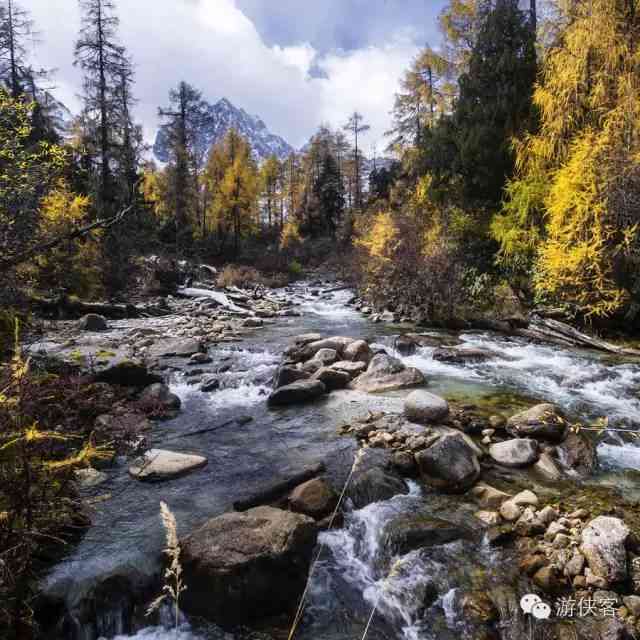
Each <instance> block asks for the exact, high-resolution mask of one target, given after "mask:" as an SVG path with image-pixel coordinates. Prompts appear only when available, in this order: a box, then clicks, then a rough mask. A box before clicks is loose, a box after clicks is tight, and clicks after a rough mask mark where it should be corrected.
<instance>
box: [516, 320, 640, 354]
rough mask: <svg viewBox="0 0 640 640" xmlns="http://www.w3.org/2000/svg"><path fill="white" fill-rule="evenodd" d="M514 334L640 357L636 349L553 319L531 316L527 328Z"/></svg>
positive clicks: (639, 351) (639, 352)
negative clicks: (591, 334) (608, 340)
mask: <svg viewBox="0 0 640 640" xmlns="http://www.w3.org/2000/svg"><path fill="white" fill-rule="evenodd" d="M516 333H517V334H518V335H523V336H524V337H535V338H536V339H540V340H546V341H549V342H556V343H560V344H564V345H567V346H570V347H578V348H580V347H582V348H585V349H595V350H596V351H604V352H605V353H613V354H616V355H622V356H633V357H640V350H638V349H631V348H628V347H621V346H619V345H616V344H613V343H611V342H607V341H606V340H601V339H600V338H597V337H595V336H590V335H588V334H586V333H583V332H582V331H579V330H578V329H576V328H574V327H572V326H571V325H569V324H566V323H565V322H560V321H559V320H555V319H553V318H543V317H541V316H532V318H531V320H530V321H529V326H528V327H527V328H525V329H520V330H517V331H516Z"/></svg>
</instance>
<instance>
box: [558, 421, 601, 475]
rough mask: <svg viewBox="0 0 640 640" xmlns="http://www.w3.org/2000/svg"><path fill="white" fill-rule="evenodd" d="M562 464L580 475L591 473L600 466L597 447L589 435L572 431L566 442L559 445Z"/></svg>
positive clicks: (559, 457)
mask: <svg viewBox="0 0 640 640" xmlns="http://www.w3.org/2000/svg"><path fill="white" fill-rule="evenodd" d="M557 451H558V460H559V461H560V464H561V465H562V466H563V467H565V468H566V469H569V470H571V471H575V472H576V473H578V474H579V475H581V476H583V477H586V476H589V475H591V474H592V473H593V472H594V471H595V470H596V469H597V467H598V454H597V452H596V447H595V445H594V444H593V442H592V441H591V440H590V439H589V437H588V436H586V435H584V434H582V433H573V432H570V433H569V434H568V435H567V437H566V438H565V440H564V442H562V443H561V444H559V445H558V447H557Z"/></svg>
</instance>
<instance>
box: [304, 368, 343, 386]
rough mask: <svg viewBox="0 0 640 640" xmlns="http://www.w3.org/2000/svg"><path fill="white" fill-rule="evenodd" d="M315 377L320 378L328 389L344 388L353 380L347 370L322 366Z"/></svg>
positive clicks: (315, 378)
mask: <svg viewBox="0 0 640 640" xmlns="http://www.w3.org/2000/svg"><path fill="white" fill-rule="evenodd" d="M313 379H314V380H320V381H321V382H322V383H323V384H324V386H325V387H326V388H327V391H334V390H335V389H344V388H345V387H346V386H347V385H348V384H349V382H350V381H351V376H350V375H349V374H348V373H346V372H345V371H338V370H337V369H332V368H330V367H322V369H318V371H316V372H315V373H314V374H313Z"/></svg>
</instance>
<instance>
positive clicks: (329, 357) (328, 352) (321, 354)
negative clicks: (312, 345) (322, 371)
mask: <svg viewBox="0 0 640 640" xmlns="http://www.w3.org/2000/svg"><path fill="white" fill-rule="evenodd" d="M313 360H318V361H319V362H320V363H322V366H323V367H328V366H329V365H332V364H333V363H334V362H337V360H338V352H337V351H336V350H335V349H320V350H319V351H318V353H316V355H315V356H313Z"/></svg>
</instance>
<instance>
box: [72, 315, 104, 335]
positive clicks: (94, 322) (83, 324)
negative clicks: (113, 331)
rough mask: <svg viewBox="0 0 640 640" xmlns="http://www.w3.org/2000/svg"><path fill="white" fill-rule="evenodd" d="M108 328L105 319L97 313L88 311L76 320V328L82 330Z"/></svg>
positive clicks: (102, 329)
mask: <svg viewBox="0 0 640 640" xmlns="http://www.w3.org/2000/svg"><path fill="white" fill-rule="evenodd" d="M108 328H109V325H108V324H107V319H106V318H105V317H104V316H100V315H98V314H97V313H88V314H87V315H86V316H83V317H82V318H80V320H78V329H81V330H82V331H106V330H107V329H108Z"/></svg>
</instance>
